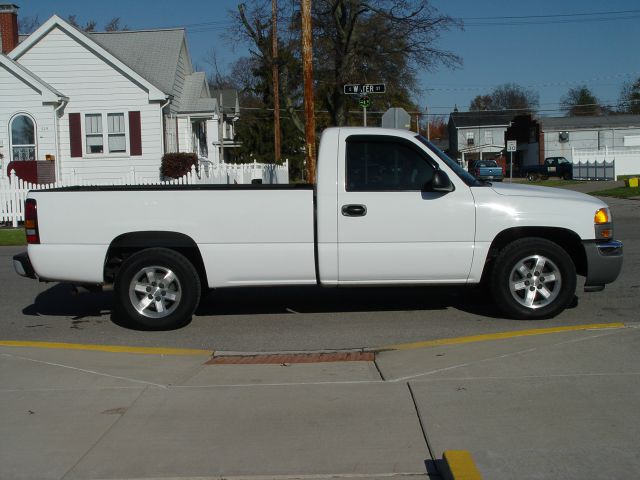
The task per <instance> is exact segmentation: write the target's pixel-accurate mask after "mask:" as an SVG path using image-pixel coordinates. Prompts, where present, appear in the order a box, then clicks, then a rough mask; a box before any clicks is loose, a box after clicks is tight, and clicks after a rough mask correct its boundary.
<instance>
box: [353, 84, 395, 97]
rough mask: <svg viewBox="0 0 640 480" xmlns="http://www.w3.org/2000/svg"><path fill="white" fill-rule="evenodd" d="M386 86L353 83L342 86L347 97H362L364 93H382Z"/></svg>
mask: <svg viewBox="0 0 640 480" xmlns="http://www.w3.org/2000/svg"><path fill="white" fill-rule="evenodd" d="M385 91H386V86H385V84H384V83H364V84H359V83H353V84H347V85H345V86H344V93H345V94H347V95H362V94H365V93H384V92H385Z"/></svg>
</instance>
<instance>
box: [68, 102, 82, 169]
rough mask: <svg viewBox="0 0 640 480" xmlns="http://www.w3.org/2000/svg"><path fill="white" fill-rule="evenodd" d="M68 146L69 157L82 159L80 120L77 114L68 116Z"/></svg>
mask: <svg viewBox="0 0 640 480" xmlns="http://www.w3.org/2000/svg"><path fill="white" fill-rule="evenodd" d="M69 146H70V148H71V157H72V158H75V157H82V120H81V117H80V114H79V113H70V114H69Z"/></svg>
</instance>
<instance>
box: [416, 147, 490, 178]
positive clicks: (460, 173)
mask: <svg viewBox="0 0 640 480" xmlns="http://www.w3.org/2000/svg"><path fill="white" fill-rule="evenodd" d="M416 138H417V139H418V140H419V141H420V142H421V143H423V144H424V145H426V147H427V148H428V149H429V150H431V151H432V152H433V153H435V154H436V156H437V157H438V158H439V159H440V160H442V161H443V162H444V163H446V164H447V166H448V167H449V168H450V169H451V170H453V171H454V172H455V173H456V175H458V177H460V179H461V180H462V181H463V182H464V183H466V184H467V185H469V186H470V187H479V186H481V185H484V183H483V182H481V181H480V180H478V179H477V178H476V177H474V176H473V175H471V174H470V173H469V172H467V171H466V170H465V169H464V168H462V167H461V166H460V165H459V164H458V162H456V161H455V160H452V159H451V158H449V156H448V155H447V154H446V153H444V152H443V151H442V150H440V149H439V148H438V147H436V146H435V145H434V144H433V143H431V142H430V141H429V140H427V139H426V138H424V137H423V136H422V135H417V136H416Z"/></svg>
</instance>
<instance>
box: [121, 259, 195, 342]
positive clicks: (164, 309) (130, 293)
mask: <svg viewBox="0 0 640 480" xmlns="http://www.w3.org/2000/svg"><path fill="white" fill-rule="evenodd" d="M114 293H115V299H114V300H115V306H114V311H115V314H116V315H117V318H119V319H123V320H125V321H127V322H129V323H131V324H132V325H133V326H136V327H140V328H144V329H152V330H167V329H172V328H178V327H181V326H183V325H185V324H186V323H187V322H188V321H189V320H190V319H191V316H192V315H193V312H194V311H195V309H196V307H197V306H198V303H199V301H200V278H199V276H198V272H197V271H196V269H195V268H194V267H193V265H192V264H191V262H189V260H187V258H185V257H184V256H183V255H181V254H179V253H178V252H175V251H173V250H169V249H166V248H150V249H146V250H142V251H140V252H138V253H135V254H133V255H132V256H131V257H129V258H128V259H127V260H126V261H125V262H124V264H123V265H122V268H121V269H120V271H119V272H118V275H117V276H116V280H115V285H114Z"/></svg>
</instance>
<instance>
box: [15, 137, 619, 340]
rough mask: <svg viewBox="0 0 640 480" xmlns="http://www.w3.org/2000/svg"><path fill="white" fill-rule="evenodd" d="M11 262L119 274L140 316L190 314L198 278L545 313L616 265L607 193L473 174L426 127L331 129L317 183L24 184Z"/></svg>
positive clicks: (164, 320) (132, 316) (89, 277)
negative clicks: (479, 289)
mask: <svg viewBox="0 0 640 480" xmlns="http://www.w3.org/2000/svg"><path fill="white" fill-rule="evenodd" d="M25 228H26V230H27V240H28V244H29V245H28V251H27V252H25V253H23V254H21V255H17V256H16V257H15V258H14V267H15V269H16V271H17V272H18V273H19V274H21V275H24V276H28V277H32V278H38V279H40V280H42V281H60V282H69V283H73V284H76V285H83V286H89V285H92V286H94V287H104V286H108V287H111V286H112V287H113V289H114V313H115V315H117V316H119V317H120V318H122V319H124V320H128V321H130V322H132V323H134V324H136V325H137V326H142V327H145V328H157V329H164V328H175V327H177V326H180V325H183V324H185V323H186V322H188V321H189V319H190V318H191V315H192V314H193V312H194V311H195V309H196V307H197V305H198V302H199V300H200V296H201V293H202V291H203V290H207V289H218V288H228V287H243V286H261V285H264V286H267V285H268V286H274V285H282V286H286V285H315V284H320V285H322V286H327V287H346V286H354V285H359V286H368V285H397V286H402V285H414V286H415V285H436V284H437V285H443V284H457V285H470V284H479V283H480V282H481V281H482V282H483V283H485V282H486V284H487V285H488V287H489V289H490V291H491V292H492V294H493V297H494V299H495V302H496V304H497V306H498V307H499V308H500V309H501V310H502V311H503V312H504V313H505V314H506V315H507V316H508V317H511V318H522V319H536V318H547V317H551V316H554V315H556V314H558V313H559V312H561V311H562V310H564V309H565V308H566V307H567V306H568V305H569V303H570V302H571V301H572V300H573V298H574V296H575V290H576V274H579V275H583V276H585V277H586V282H585V290H586V291H596V290H602V288H604V285H605V284H607V283H610V282H612V281H614V280H615V279H616V277H617V276H618V274H619V272H620V269H621V267H622V244H621V243H620V242H618V241H615V240H614V239H613V223H612V218H611V213H610V211H609V209H608V208H607V205H606V204H605V203H603V202H601V201H600V200H598V199H597V198H594V197H591V196H588V195H584V194H580V193H574V192H570V191H567V190H562V189H551V188H544V187H534V186H524V185H515V184H506V183H505V184H491V183H488V182H482V181H479V180H477V179H475V178H474V177H472V176H471V175H470V174H468V173H467V172H466V171H464V170H463V169H462V168H460V167H459V166H458V164H457V163H456V162H454V161H453V160H451V159H450V158H448V157H447V156H446V155H445V154H444V153H442V152H441V151H440V150H438V149H437V148H435V147H434V146H433V145H432V144H431V143H429V142H428V141H427V140H426V139H425V138H423V137H421V136H419V135H416V134H415V133H411V132H408V131H402V130H391V129H376V128H330V129H328V130H326V131H325V132H324V134H323V135H322V139H321V142H320V149H319V156H318V174H317V185H316V186H314V185H234V186H227V185H193V186H176V187H166V186H128V187H68V188H61V189H55V190H47V191H32V192H30V193H29V195H28V198H27V201H26V219H25Z"/></svg>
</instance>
